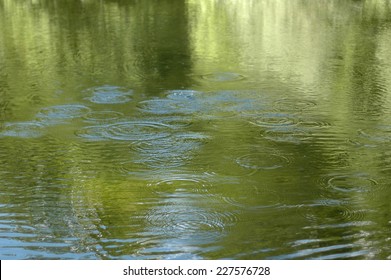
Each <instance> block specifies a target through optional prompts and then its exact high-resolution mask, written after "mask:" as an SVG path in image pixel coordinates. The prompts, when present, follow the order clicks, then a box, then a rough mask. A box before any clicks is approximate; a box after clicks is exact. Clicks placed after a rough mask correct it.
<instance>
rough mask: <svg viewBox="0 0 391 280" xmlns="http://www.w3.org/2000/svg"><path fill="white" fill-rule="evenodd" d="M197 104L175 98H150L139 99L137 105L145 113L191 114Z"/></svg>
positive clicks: (195, 110)
mask: <svg viewBox="0 0 391 280" xmlns="http://www.w3.org/2000/svg"><path fill="white" fill-rule="evenodd" d="M196 105H197V104H196V103H194V102H189V101H186V100H177V99H150V100H145V101H141V102H140V103H139V104H138V105H137V107H138V108H139V109H140V110H141V111H143V112H146V113H151V114H157V115H169V114H193V113H194V112H197V106H196Z"/></svg>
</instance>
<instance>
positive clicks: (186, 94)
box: [167, 89, 201, 100]
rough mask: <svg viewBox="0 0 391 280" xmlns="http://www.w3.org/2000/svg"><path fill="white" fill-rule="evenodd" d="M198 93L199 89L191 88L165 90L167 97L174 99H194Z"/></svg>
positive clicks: (199, 93)
mask: <svg viewBox="0 0 391 280" xmlns="http://www.w3.org/2000/svg"><path fill="white" fill-rule="evenodd" d="M200 95H201V92H200V91H196V90H191V89H177V90H170V91H168V92H167V98H169V99H175V100H195V99H196V98H197V97H199V96H200Z"/></svg>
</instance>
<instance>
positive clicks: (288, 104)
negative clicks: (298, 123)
mask: <svg viewBox="0 0 391 280" xmlns="http://www.w3.org/2000/svg"><path fill="white" fill-rule="evenodd" d="M316 105H317V104H316V103H315V102H314V101H311V100H304V99H293V98H284V99H280V100H277V101H275V102H274V104H273V107H274V108H275V109H276V110H278V111H280V110H284V111H293V112H297V111H302V110H305V109H309V108H311V107H315V106H316Z"/></svg>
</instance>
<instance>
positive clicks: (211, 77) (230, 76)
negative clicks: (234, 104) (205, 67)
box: [201, 72, 245, 82]
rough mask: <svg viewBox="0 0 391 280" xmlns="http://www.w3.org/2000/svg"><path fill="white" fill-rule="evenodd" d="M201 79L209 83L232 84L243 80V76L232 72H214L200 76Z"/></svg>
mask: <svg viewBox="0 0 391 280" xmlns="http://www.w3.org/2000/svg"><path fill="white" fill-rule="evenodd" d="M201 77H202V79H204V80H207V81H211V82H234V81H240V80H243V79H245V76H243V75H242V74H239V73H234V72H215V73H209V74H204V75H202V76H201Z"/></svg>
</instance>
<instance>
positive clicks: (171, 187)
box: [148, 176, 211, 196]
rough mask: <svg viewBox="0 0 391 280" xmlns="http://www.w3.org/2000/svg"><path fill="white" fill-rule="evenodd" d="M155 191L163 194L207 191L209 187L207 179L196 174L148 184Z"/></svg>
mask: <svg viewBox="0 0 391 280" xmlns="http://www.w3.org/2000/svg"><path fill="white" fill-rule="evenodd" d="M148 187H149V188H150V189H151V190H152V191H153V192H155V193H158V194H164V195H169V196H172V195H176V194H180V195H183V194H191V193H193V194H194V193H207V192H208V191H209V189H210V187H211V185H210V183H209V182H208V181H205V180H203V179H201V178H197V177H196V176H182V177H181V176H177V177H173V178H167V179H163V180H160V181H158V182H155V183H150V184H148Z"/></svg>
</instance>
